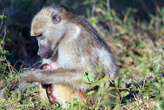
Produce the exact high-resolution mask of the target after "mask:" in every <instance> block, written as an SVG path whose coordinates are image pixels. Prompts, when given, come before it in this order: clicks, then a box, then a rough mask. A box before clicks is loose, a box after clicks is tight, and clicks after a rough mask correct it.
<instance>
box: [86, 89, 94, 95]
mask: <svg viewBox="0 0 164 110" xmlns="http://www.w3.org/2000/svg"><path fill="white" fill-rule="evenodd" d="M94 92H95V91H94V90H93V91H89V92H88V93H87V94H86V95H92V94H93V93H94Z"/></svg>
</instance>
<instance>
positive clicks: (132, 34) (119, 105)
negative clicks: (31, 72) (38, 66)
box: [0, 0, 164, 110]
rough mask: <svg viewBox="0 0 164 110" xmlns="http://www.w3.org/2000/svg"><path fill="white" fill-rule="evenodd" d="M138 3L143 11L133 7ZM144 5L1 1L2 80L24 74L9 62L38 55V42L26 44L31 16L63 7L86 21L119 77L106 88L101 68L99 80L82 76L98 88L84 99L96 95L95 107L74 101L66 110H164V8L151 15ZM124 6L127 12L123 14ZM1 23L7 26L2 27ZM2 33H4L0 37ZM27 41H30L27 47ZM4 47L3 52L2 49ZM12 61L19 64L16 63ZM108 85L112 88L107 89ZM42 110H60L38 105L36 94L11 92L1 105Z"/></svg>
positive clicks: (94, 0)
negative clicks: (114, 62)
mask: <svg viewBox="0 0 164 110" xmlns="http://www.w3.org/2000/svg"><path fill="white" fill-rule="evenodd" d="M72 2H74V3H72ZM139 2H141V4H142V5H137V4H138V3H139ZM145 2H146V1H145V0H140V1H138V0H133V1H130V0H127V1H122V0H117V1H110V0H78V1H76V2H75V1H73V0H69V1H68V0H67V1H65V0H56V1H54V0H48V1H47V0H35V1H33V0H12V1H11V0H6V1H1V4H0V8H1V9H3V10H4V9H5V8H6V14H5V15H7V17H6V16H5V15H4V14H3V15H0V19H1V27H0V31H1V32H0V65H1V66H0V80H4V79H5V78H4V77H6V76H9V78H10V77H12V76H14V75H13V73H14V74H17V73H20V71H22V70H19V72H18V71H17V70H16V69H15V68H14V67H12V65H13V64H15V63H13V62H16V61H17V60H18V59H24V57H25V56H26V55H27V58H32V57H31V56H33V55H31V56H30V55H28V54H27V53H34V54H36V49H37V47H36V45H35V44H36V42H35V41H34V40H33V39H32V38H29V36H30V35H29V31H30V22H31V19H32V17H33V16H34V14H35V13H36V12H38V10H39V9H40V8H41V7H42V6H43V5H45V4H52V3H56V4H59V3H62V4H64V5H66V6H68V7H70V8H73V9H75V10H76V11H77V12H78V13H83V14H82V15H84V16H85V14H86V16H87V19H88V21H89V22H90V23H91V24H92V25H93V26H94V28H96V30H97V31H98V32H99V33H100V34H101V36H102V37H103V39H105V41H106V42H107V44H108V45H109V46H110V47H111V51H112V52H113V53H114V56H115V57H116V59H117V64H118V66H119V72H120V77H117V78H116V79H115V80H114V82H110V81H109V76H108V75H107V76H104V77H102V74H101V73H102V67H101V66H100V67H99V68H98V70H97V72H98V74H99V76H98V77H97V78H96V77H95V76H94V73H93V72H90V71H86V70H85V71H84V74H83V76H82V79H81V80H82V81H83V82H85V83H89V84H90V86H91V87H95V86H98V87H99V89H98V90H97V91H96V90H92V91H90V92H88V93H87V96H88V97H91V96H92V95H96V96H97V101H96V102H95V104H94V105H89V106H82V105H81V104H80V103H79V102H78V100H77V99H73V102H71V101H67V102H66V103H68V104H69V108H68V109H70V110H74V109H91V110H93V109H111V108H112V109H116V110H117V109H158V110H162V109H164V83H163V82H164V78H163V76H164V69H163V68H164V67H163V66H164V62H163V60H164V49H163V45H164V42H163V41H164V26H163V24H164V7H159V6H158V4H156V10H155V14H154V13H149V12H152V11H153V9H152V5H150V4H146V5H144V4H145ZM153 3H154V2H153ZM159 3H161V2H159ZM5 4H7V5H5ZM135 5H136V6H143V7H144V9H145V10H143V11H144V15H137V13H140V12H139V11H140V10H138V9H136V8H134V7H133V6H135ZM125 6H128V7H127V8H124V7H125ZM129 6H130V7H129ZM153 6H154V4H153ZM80 7H83V8H80ZM120 7H121V8H120ZM148 7H151V8H149V9H148ZM34 9H35V10H34ZM146 9H148V10H146ZM81 10H82V11H81ZM145 11H146V13H145ZM140 14H142V13H140ZM84 16H83V17H84ZM143 16H144V17H143ZM5 18H6V19H5ZM145 18H146V19H145ZM4 19H5V21H6V22H4V23H3V20H4ZM147 19H148V20H147ZM2 24H3V25H2ZM6 27H7V31H3V30H4V29H5V28H6ZM4 32H5V33H7V34H4ZM8 37H9V38H10V39H11V41H12V44H11V47H12V49H10V48H11V47H8V45H7V44H8V41H9V39H8ZM4 38H5V39H4ZM18 39H19V42H18ZM27 39H30V42H28V40H27ZM31 39H32V40H31ZM4 45H5V46H6V48H7V49H6V48H5V49H4ZM20 47H21V49H20ZM34 47H35V48H34ZM13 48H14V49H13ZM8 49H10V53H11V54H12V56H11V57H9V59H10V61H11V62H12V63H10V62H9V61H8V60H7V58H6V56H7V55H9V52H8V51H7V50H8ZM27 50H28V51H27ZM17 53H20V54H19V55H18V56H17V57H15V56H13V55H16V54H17ZM25 53H26V54H25ZM12 57H13V58H12ZM14 57H15V58H18V59H17V60H16V61H15V59H14ZM22 57H23V58H22ZM33 59H35V58H33ZM26 60H27V61H31V60H29V59H26ZM32 61H33V60H32ZM22 62H23V60H22ZM22 62H21V64H22ZM34 62H35V61H34ZM34 62H30V63H34ZM6 73H7V74H6ZM110 84H114V86H109V85H110ZM41 108H43V109H59V110H60V109H62V108H61V107H59V108H58V105H56V104H54V105H53V106H48V105H45V104H42V103H40V101H39V98H38V97H37V89H36V88H31V89H28V90H26V91H21V92H18V93H17V92H13V94H12V96H11V97H10V98H8V99H0V109H41Z"/></svg>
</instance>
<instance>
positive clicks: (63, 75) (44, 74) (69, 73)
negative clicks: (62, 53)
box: [23, 69, 90, 90]
mask: <svg viewBox="0 0 164 110" xmlns="http://www.w3.org/2000/svg"><path fill="white" fill-rule="evenodd" d="M82 75H83V70H80V69H79V70H78V69H57V70H40V69H36V70H32V71H26V72H24V74H23V79H24V80H26V81H27V82H28V83H33V82H39V83H41V84H64V85H68V86H71V87H73V88H76V89H81V90H87V89H89V88H90V87H89V84H87V83H84V82H82V81H81V77H82Z"/></svg>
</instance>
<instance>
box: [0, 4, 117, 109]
mask: <svg viewBox="0 0 164 110" xmlns="http://www.w3.org/2000/svg"><path fill="white" fill-rule="evenodd" d="M31 36H36V38H37V40H38V45H39V50H38V53H37V54H38V55H39V56H40V57H41V58H42V59H43V62H42V64H43V66H42V67H41V69H35V70H30V71H25V72H24V73H23V77H22V80H21V83H20V82H19V83H18V82H16V83H15V85H14V86H12V89H17V90H19V89H25V88H27V87H33V86H36V85H38V84H39V95H40V97H42V98H43V99H44V100H48V99H49V102H50V103H51V104H53V103H59V104H62V105H63V106H64V107H67V105H65V101H67V100H72V99H73V98H74V97H77V99H78V100H79V101H80V102H82V101H84V99H85V93H86V92H87V91H89V90H91V89H93V88H91V87H90V85H89V84H88V83H85V82H82V81H81V77H82V75H83V71H84V70H88V71H92V72H94V74H95V77H97V76H98V73H97V68H98V67H99V65H101V66H102V69H103V71H102V75H103V76H105V75H109V78H110V79H109V80H110V81H113V80H114V79H115V78H116V77H117V76H118V75H119V74H118V69H117V65H116V62H115V59H114V57H113V55H112V53H111V51H110V49H109V48H108V46H107V44H106V43H105V42H104V41H103V40H102V39H101V38H100V36H99V34H98V33H97V31H96V30H95V29H94V28H93V27H92V26H91V25H90V24H89V23H88V22H87V21H86V20H84V19H81V18H79V17H78V16H76V15H75V14H73V13H71V12H70V11H69V9H67V8H66V7H63V6H59V7H54V6H49V7H45V8H43V9H42V10H41V11H40V12H38V13H37V14H36V15H35V17H34V18H33V20H32V24H31ZM58 68H62V69H58ZM18 84H19V86H18ZM1 90H2V88H1ZM4 91H5V90H2V92H1V93H0V94H1V95H4Z"/></svg>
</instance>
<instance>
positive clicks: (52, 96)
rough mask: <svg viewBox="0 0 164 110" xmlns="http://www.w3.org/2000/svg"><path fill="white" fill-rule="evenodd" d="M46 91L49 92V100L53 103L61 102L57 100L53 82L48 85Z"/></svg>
mask: <svg viewBox="0 0 164 110" xmlns="http://www.w3.org/2000/svg"><path fill="white" fill-rule="evenodd" d="M46 93H47V97H48V99H49V102H50V103H51V104H54V103H58V104H59V102H58V100H57V98H56V96H55V91H54V90H53V88H52V85H51V84H50V85H46Z"/></svg>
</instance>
